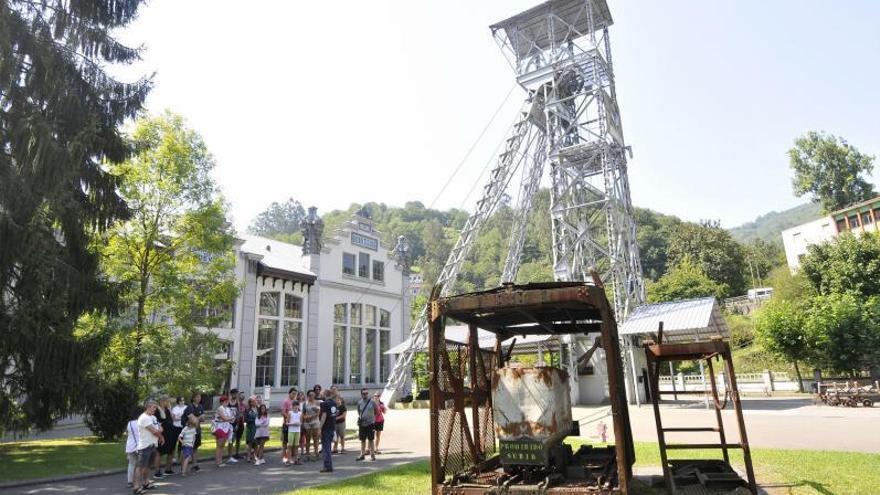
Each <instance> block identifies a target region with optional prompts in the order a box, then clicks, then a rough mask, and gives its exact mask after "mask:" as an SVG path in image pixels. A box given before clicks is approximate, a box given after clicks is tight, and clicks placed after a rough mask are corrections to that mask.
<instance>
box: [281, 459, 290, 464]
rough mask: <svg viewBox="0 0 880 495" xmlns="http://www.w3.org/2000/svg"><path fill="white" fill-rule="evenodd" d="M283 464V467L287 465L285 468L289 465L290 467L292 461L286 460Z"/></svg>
mask: <svg viewBox="0 0 880 495" xmlns="http://www.w3.org/2000/svg"><path fill="white" fill-rule="evenodd" d="M281 464H283V465H285V466H289V465H290V461H288V460H287V459H284V460H283V461H281Z"/></svg>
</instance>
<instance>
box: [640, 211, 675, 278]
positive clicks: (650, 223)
mask: <svg viewBox="0 0 880 495" xmlns="http://www.w3.org/2000/svg"><path fill="white" fill-rule="evenodd" d="M633 217H634V219H635V222H636V237H637V242H638V245H639V256H640V257H641V261H642V272H643V273H644V275H645V277H647V278H649V279H651V280H657V279H659V278H660V277H662V276H663V275H664V274H665V273H666V271H667V262H668V260H667V257H668V251H669V239H670V237H672V232H673V231H674V229H675V228H676V227H677V226H679V225H681V223H682V222H681V220H679V219H678V217H674V216H670V215H663V214H662V213H657V212H655V211H653V210H648V209H645V208H634V209H633Z"/></svg>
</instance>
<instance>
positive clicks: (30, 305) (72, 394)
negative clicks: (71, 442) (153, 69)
mask: <svg viewBox="0 0 880 495" xmlns="http://www.w3.org/2000/svg"><path fill="white" fill-rule="evenodd" d="M141 3H142V0H79V1H64V0H43V1H35V0H30V1H28V0H0V429H3V428H8V427H10V426H23V427H27V426H30V425H35V426H37V427H40V428H47V427H49V426H51V425H52V423H53V421H54V420H55V419H57V418H59V417H60V416H63V415H65V414H66V413H68V412H69V411H70V410H71V408H73V407H75V406H76V405H77V404H76V403H75V401H76V398H77V397H78V396H80V395H81V389H82V387H81V385H82V380H83V377H84V376H85V374H86V372H87V371H88V369H89V367H90V365H91V364H92V363H93V361H94V360H95V359H96V358H97V356H98V355H100V353H99V352H96V350H98V348H100V346H101V345H102V343H103V340H102V338H100V337H99V336H94V335H80V334H79V333H78V332H76V331H75V324H76V321H77V319H78V318H79V317H80V316H81V315H82V314H84V313H86V312H90V311H94V310H108V309H110V308H111V307H112V302H113V301H114V297H113V295H112V294H111V293H110V292H109V291H108V286H107V284H106V283H105V282H103V281H102V280H101V279H100V277H99V274H98V261H97V257H96V254H95V251H94V250H93V249H92V247H91V246H90V239H91V238H92V236H91V234H92V233H93V232H94V231H95V230H102V229H106V228H107V227H108V226H109V225H110V224H112V223H113V222H114V221H115V220H116V219H118V218H123V217H125V216H126V215H127V209H126V205H125V202H124V201H123V200H122V199H121V198H120V197H119V196H118V194H117V192H116V191H117V179H116V178H114V177H113V176H111V175H110V174H108V173H107V172H106V170H105V169H104V168H102V166H101V163H102V161H104V160H107V161H109V162H121V161H122V160H124V159H125V158H126V157H127V156H128V153H129V150H128V147H127V145H126V142H125V140H124V139H123V138H122V136H121V135H120V132H119V126H120V124H121V123H122V122H123V121H124V120H125V119H126V118H129V117H133V116H134V115H135V114H136V113H137V112H138V110H139V109H140V108H141V107H142V105H143V102H144V99H145V98H146V95H147V93H148V91H149V90H150V87H151V81H150V80H149V79H144V80H141V81H138V82H136V83H133V84H126V83H122V82H119V81H117V80H114V79H113V78H112V77H110V76H108V75H107V73H106V72H105V71H104V68H105V67H106V66H107V65H108V64H114V63H117V64H127V63H131V62H133V61H135V60H137V59H138V58H139V55H140V50H139V49H137V48H129V47H126V46H124V45H122V44H121V43H119V42H117V41H116V40H115V39H114V38H113V37H112V36H111V32H113V31H114V30H118V29H120V28H122V27H124V26H126V25H127V24H128V23H130V22H131V21H132V20H133V19H134V17H135V15H136V14H137V11H138V8H139V7H140V5H141Z"/></svg>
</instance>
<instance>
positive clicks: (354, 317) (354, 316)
mask: <svg viewBox="0 0 880 495" xmlns="http://www.w3.org/2000/svg"><path fill="white" fill-rule="evenodd" d="M351 324H352V325H360V324H361V305H360V304H352V305H351Z"/></svg>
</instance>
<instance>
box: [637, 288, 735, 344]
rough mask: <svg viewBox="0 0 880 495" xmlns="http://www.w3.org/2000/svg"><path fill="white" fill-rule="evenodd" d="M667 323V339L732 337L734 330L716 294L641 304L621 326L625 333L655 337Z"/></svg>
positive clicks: (699, 339) (672, 340)
mask: <svg viewBox="0 0 880 495" xmlns="http://www.w3.org/2000/svg"><path fill="white" fill-rule="evenodd" d="M660 322H663V341H664V342H670V343H671V342H675V343H682V342H705V341H709V340H712V338H715V337H721V338H722V339H728V338H730V330H729V329H728V328H727V323H726V322H725V321H724V315H722V314H721V308H720V307H719V306H718V302H716V301H715V298H714V297H703V298H699V299H687V300H684V301H673V302H666V303H658V304H646V305H644V306H639V307H637V308H636V309H635V311H633V312H632V313H631V314H630V316H629V318H628V319H627V320H626V321H625V322H624V323H623V325H621V327H620V334H621V335H641V336H653V335H655V334H656V333H657V328H658V326H659V324H660Z"/></svg>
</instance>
